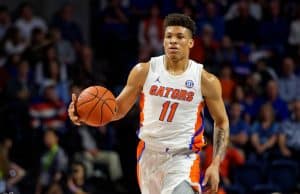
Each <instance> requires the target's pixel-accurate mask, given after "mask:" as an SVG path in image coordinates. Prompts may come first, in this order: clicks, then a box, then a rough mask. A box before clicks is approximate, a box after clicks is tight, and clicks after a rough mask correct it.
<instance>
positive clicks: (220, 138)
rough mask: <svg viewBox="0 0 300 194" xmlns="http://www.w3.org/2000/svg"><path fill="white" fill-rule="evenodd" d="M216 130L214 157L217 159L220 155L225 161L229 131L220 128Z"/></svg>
mask: <svg viewBox="0 0 300 194" xmlns="http://www.w3.org/2000/svg"><path fill="white" fill-rule="evenodd" d="M214 130H215V131H214V145H213V157H214V158H215V157H216V156H218V155H219V156H220V158H221V160H223V158H224V156H225V152H226V147H227V141H228V131H229V130H226V129H222V128H218V127H216V128H215V129H214Z"/></svg>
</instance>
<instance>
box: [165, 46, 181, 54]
mask: <svg viewBox="0 0 300 194" xmlns="http://www.w3.org/2000/svg"><path fill="white" fill-rule="evenodd" d="M168 50H169V52H171V53H176V52H177V51H178V50H179V49H178V48H177V47H169V48H168Z"/></svg>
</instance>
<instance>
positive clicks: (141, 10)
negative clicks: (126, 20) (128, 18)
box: [122, 0, 155, 20]
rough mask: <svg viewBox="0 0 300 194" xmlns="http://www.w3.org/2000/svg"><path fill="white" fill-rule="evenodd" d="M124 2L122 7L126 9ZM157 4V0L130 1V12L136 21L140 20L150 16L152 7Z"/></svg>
mask: <svg viewBox="0 0 300 194" xmlns="http://www.w3.org/2000/svg"><path fill="white" fill-rule="evenodd" d="M123 2H124V1H122V6H123V7H124V3H123ZM154 3H155V0H144V1H140V0H130V9H131V10H130V11H131V13H132V14H133V16H134V17H137V18H136V19H138V20H140V19H142V18H144V17H145V16H146V15H147V14H149V10H151V6H153V4H154Z"/></svg>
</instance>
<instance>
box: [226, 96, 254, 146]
mask: <svg viewBox="0 0 300 194" xmlns="http://www.w3.org/2000/svg"><path fill="white" fill-rule="evenodd" d="M241 113H242V110H241V104H240V103H238V102H232V103H231V104H230V109H229V120H230V141H231V143H232V145H233V146H235V147H239V148H243V149H244V150H245V145H246V143H247V142H248V134H249V132H250V131H249V130H250V129H249V126H248V124H247V123H246V122H245V121H244V120H243V118H242V115H241Z"/></svg>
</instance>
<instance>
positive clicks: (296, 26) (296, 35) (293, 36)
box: [288, 6, 300, 46]
mask: <svg viewBox="0 0 300 194" xmlns="http://www.w3.org/2000/svg"><path fill="white" fill-rule="evenodd" d="M288 42H289V44H290V45H292V46H300V6H298V8H297V12H296V18H295V19H294V20H292V22H291V24H290V34H289V40H288Z"/></svg>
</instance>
